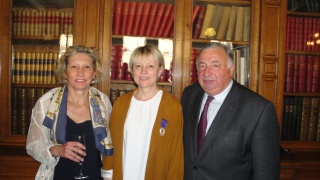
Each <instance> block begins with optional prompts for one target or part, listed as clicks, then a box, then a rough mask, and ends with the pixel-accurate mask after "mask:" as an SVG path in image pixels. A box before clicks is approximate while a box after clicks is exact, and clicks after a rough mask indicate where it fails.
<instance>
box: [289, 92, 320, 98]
mask: <svg viewBox="0 0 320 180" xmlns="http://www.w3.org/2000/svg"><path fill="white" fill-rule="evenodd" d="M283 95H284V96H301V97H320V93H295V92H284V93H283Z"/></svg>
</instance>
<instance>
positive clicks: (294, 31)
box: [286, 16, 320, 52]
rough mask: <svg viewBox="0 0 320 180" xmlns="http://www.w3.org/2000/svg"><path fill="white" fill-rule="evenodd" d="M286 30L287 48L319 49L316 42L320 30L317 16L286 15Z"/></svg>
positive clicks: (318, 44) (319, 45)
mask: <svg viewBox="0 0 320 180" xmlns="http://www.w3.org/2000/svg"><path fill="white" fill-rule="evenodd" d="M286 30H287V31H286V49H287V50H296V51H313V52H319V51H320V42H318V41H319V32H320V18H319V17H296V16H288V17H287V29H286ZM317 33H318V34H317ZM317 40H318V41H317Z"/></svg>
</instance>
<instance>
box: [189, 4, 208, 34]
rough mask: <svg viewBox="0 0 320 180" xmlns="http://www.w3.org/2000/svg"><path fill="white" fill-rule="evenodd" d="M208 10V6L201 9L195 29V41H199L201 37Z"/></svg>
mask: <svg viewBox="0 0 320 180" xmlns="http://www.w3.org/2000/svg"><path fill="white" fill-rule="evenodd" d="M206 10H207V7H206V6H201V7H200V10H199V14H198V18H197V21H196V24H195V26H194V29H193V36H192V38H193V39H198V38H199V37H200V33H201V28H202V24H203V20H204V15H205V14H206Z"/></svg>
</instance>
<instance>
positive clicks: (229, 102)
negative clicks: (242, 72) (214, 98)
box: [199, 82, 239, 154]
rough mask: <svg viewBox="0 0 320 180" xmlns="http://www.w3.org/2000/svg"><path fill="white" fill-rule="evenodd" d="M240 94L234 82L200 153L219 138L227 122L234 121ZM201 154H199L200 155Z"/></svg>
mask: <svg viewBox="0 0 320 180" xmlns="http://www.w3.org/2000/svg"><path fill="white" fill-rule="evenodd" d="M238 99H239V93H238V91H237V86H236V84H235V82H234V84H233V86H232V88H231V90H230V92H229V93H228V95H227V97H226V99H225V100H224V102H223V104H222V106H221V107H220V109H219V111H218V113H217V115H216V117H215V119H214V121H213V122H212V124H211V126H210V128H209V130H208V132H207V135H206V137H205V139H204V142H203V145H202V147H201V150H200V153H201V152H203V151H204V150H205V149H206V148H208V146H209V145H210V144H211V143H212V142H213V141H214V139H215V138H217V136H218V134H219V133H220V131H221V130H222V129H223V127H224V126H225V125H226V124H229V123H227V122H229V121H232V120H233V119H232V117H233V112H234V111H235V110H236V109H237V108H238V107H239V100H238ZM200 153H199V154H200Z"/></svg>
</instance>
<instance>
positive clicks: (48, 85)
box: [12, 83, 63, 88]
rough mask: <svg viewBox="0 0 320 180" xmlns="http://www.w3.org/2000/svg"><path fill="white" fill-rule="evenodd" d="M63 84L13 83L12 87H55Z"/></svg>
mask: <svg viewBox="0 0 320 180" xmlns="http://www.w3.org/2000/svg"><path fill="white" fill-rule="evenodd" d="M59 86H63V85H61V84H19V83H12V87H14V88H55V87H59Z"/></svg>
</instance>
